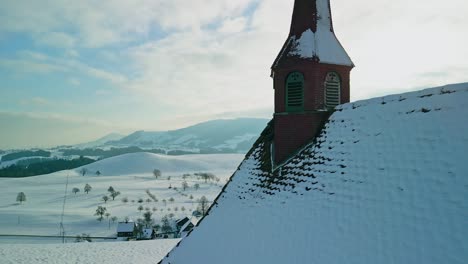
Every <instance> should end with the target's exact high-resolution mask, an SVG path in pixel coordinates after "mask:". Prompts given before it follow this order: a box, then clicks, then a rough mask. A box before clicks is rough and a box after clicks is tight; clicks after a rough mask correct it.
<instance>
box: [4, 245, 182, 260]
mask: <svg viewBox="0 0 468 264" xmlns="http://www.w3.org/2000/svg"><path fill="white" fill-rule="evenodd" d="M178 241H179V240H178V239H161V240H151V241H137V242H111V243H74V244H48V245H0V263H1V264H33V263H34V264H54V263H56V264H67V263H70V264H72V263H73V264H75V263H99V264H107V263H108V264H118V263H123V264H128V263H138V264H146V263H148V264H149V263H152V264H154V263H157V262H158V261H160V260H161V259H162V258H163V257H164V256H165V255H166V254H167V252H168V251H169V250H171V248H173V247H174V246H175V245H176V244H177V242H178Z"/></svg>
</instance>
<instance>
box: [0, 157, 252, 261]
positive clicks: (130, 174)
mask: <svg viewBox="0 0 468 264" xmlns="http://www.w3.org/2000/svg"><path fill="white" fill-rule="evenodd" d="M242 159H243V155H240V154H222V155H186V156H163V155H156V154H151V153H136V154H126V155H122V156H117V157H113V158H109V159H105V160H101V161H98V162H96V163H93V164H90V165H87V166H84V168H86V169H87V170H88V173H87V174H86V175H85V176H82V175H81V174H80V173H79V172H80V171H81V168H78V169H75V170H72V171H61V172H57V173H53V174H49V175H41V176H35V177H28V178H17V179H11V178H10V179H5V178H1V179H0V197H1V199H0V234H17V235H59V234H60V230H59V226H60V221H61V212H62V206H63V201H64V199H63V198H64V193H65V185H66V182H67V176H68V191H67V196H66V203H65V214H64V218H63V219H64V220H63V223H64V228H65V232H66V235H69V236H75V235H78V234H82V233H87V234H90V235H91V236H104V237H109V236H115V233H116V231H115V230H116V225H117V224H116V223H112V222H111V224H110V227H109V222H108V221H107V219H104V220H103V221H102V222H99V221H97V220H96V218H97V216H94V213H95V211H96V208H97V206H105V207H106V208H107V211H108V212H109V213H110V214H111V216H110V217H112V216H116V217H118V221H119V220H120V221H121V220H123V219H124V218H125V217H129V218H130V219H133V220H136V219H137V218H141V217H142V214H143V213H144V212H145V211H146V210H150V211H151V212H152V213H153V218H154V219H155V220H156V222H159V221H160V220H161V218H162V217H163V216H165V215H169V214H171V213H172V214H174V219H177V218H179V217H182V216H185V215H191V213H192V210H195V209H196V207H197V203H196V200H197V199H199V198H200V197H201V196H203V195H204V196H206V197H207V198H208V199H209V200H213V199H214V198H215V197H216V196H217V194H218V193H219V192H220V190H221V188H222V186H223V185H224V184H225V183H226V180H227V179H228V178H229V177H230V176H231V175H232V173H233V172H234V171H235V169H236V168H237V166H238V164H239V163H240V161H241V160H242ZM154 169H159V170H161V172H162V176H161V177H160V178H159V179H155V177H154V176H153V174H152V171H153V170H154ZM98 170H99V171H100V172H101V175H99V176H98V175H96V171H98ZM196 172H212V173H214V174H215V175H216V176H217V177H219V178H220V181H219V182H208V183H205V182H204V180H203V179H198V178H197V177H196V176H194V175H193V173H196ZM186 173H188V174H191V175H190V176H189V177H187V178H186V179H185V180H186V181H187V183H188V185H189V188H188V189H187V190H185V191H183V190H182V182H183V181H184V179H183V178H182V175H183V174H186ZM169 176H170V179H168V177H169ZM86 183H88V184H90V185H91V187H92V190H91V191H90V192H89V194H86V193H85V192H84V190H83V188H84V186H85V184H86ZM195 184H199V185H200V188H199V189H198V190H196V189H195V188H194V185H195ZM109 186H112V187H113V188H114V189H115V190H116V191H119V192H120V193H121V194H120V195H119V196H118V197H116V198H115V200H114V201H113V200H112V198H110V200H109V201H107V203H105V202H104V201H103V200H102V197H103V196H104V195H109V192H108V191H107V189H108V188H109ZM75 187H76V188H79V189H80V191H79V192H78V193H77V194H73V193H72V189H73V188H75ZM169 187H176V188H177V190H175V188H171V189H169ZM146 190H149V191H150V192H151V193H152V194H153V195H155V196H156V198H157V199H158V202H155V201H151V202H146V200H147V199H148V198H150V197H149V196H148V194H147V193H146V192H145V191H146ZM19 192H24V193H25V194H26V199H27V200H26V202H23V203H22V204H19V203H18V202H16V197H17V194H18V193H19ZM191 196H192V197H193V198H192V199H190V197H191ZM123 198H128V202H126V203H125V202H123V201H122V199H123ZM140 198H141V199H143V200H144V202H143V203H138V200H139V199H140ZM170 198H173V199H174V200H175V201H174V202H170V201H169V199H170ZM163 200H166V202H164V201H163ZM140 205H142V206H143V207H144V208H145V209H144V210H143V211H141V212H140V211H138V210H137V208H138V207H139V206H140ZM8 241H9V240H8V238H1V239H0V243H8ZM22 241H23V243H35V242H37V239H30V240H29V241H28V240H27V239H22ZM48 242H51V243H55V242H57V241H54V240H50V239H45V240H44V243H48ZM14 243H18V239H15V241H14ZM2 247H3V246H2ZM1 261H2V260H1V259H0V263H2V262H1Z"/></svg>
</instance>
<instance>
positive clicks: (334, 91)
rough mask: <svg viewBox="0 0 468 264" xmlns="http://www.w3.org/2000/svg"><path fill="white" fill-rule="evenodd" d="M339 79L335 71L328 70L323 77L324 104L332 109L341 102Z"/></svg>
mask: <svg viewBox="0 0 468 264" xmlns="http://www.w3.org/2000/svg"><path fill="white" fill-rule="evenodd" d="M340 92H341V81H340V76H338V74H337V73H335V72H329V73H328V74H327V77H326V78H325V106H326V108H327V109H333V108H335V107H336V106H337V105H339V104H340V103H341V99H340V97H341V95H340Z"/></svg>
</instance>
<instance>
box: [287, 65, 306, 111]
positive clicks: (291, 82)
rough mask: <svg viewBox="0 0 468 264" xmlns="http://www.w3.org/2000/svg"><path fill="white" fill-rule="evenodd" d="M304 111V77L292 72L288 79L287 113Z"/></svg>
mask: <svg viewBox="0 0 468 264" xmlns="http://www.w3.org/2000/svg"><path fill="white" fill-rule="evenodd" d="M303 110H304V75H303V74H302V73H300V72H292V73H290V74H289V75H288V78H287V79H286V111H287V112H301V111H303Z"/></svg>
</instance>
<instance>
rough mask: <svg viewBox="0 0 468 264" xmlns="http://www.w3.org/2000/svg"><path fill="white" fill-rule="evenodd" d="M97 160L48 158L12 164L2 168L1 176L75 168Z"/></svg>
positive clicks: (19, 175)
mask: <svg viewBox="0 0 468 264" xmlns="http://www.w3.org/2000/svg"><path fill="white" fill-rule="evenodd" d="M93 162H95V160H94V159H90V158H85V157H80V158H77V159H72V160H65V159H57V160H47V161H44V162H40V163H34V164H29V165H18V164H15V165H11V166H8V167H6V168H3V169H0V177H5V178H20V177H29V176H36V175H42V174H49V173H53V172H57V171H62V170H70V169H75V168H78V167H81V166H84V165H88V164H90V163H93Z"/></svg>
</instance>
